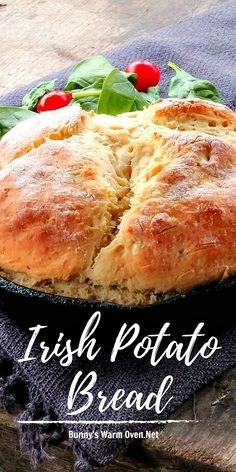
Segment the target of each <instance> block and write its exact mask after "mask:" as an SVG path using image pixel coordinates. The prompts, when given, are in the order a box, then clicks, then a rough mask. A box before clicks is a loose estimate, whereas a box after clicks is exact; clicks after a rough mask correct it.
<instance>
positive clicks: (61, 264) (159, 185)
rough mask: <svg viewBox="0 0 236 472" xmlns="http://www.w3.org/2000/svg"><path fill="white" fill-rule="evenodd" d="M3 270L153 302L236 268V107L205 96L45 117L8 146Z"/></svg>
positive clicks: (0, 251)
mask: <svg viewBox="0 0 236 472" xmlns="http://www.w3.org/2000/svg"><path fill="white" fill-rule="evenodd" d="M0 162H1V168H2V169H1V171H0V212H1V221H0V267H1V271H2V272H1V273H2V274H4V275H5V276H7V277H8V278H10V279H13V280H15V281H16V282H19V283H22V284H23V285H28V286H31V287H32V286H33V287H37V288H38V289H40V290H46V291H53V292H56V293H60V294H65V295H69V296H80V297H83V298H100V299H106V300H110V301H116V302H119V303H149V302H150V303H151V302H153V301H155V300H156V297H157V294H160V293H161V294H163V293H164V294H165V293H169V292H173V291H183V290H186V289H189V288H191V287H193V286H195V285H198V284H202V283H206V282H209V281H212V280H219V279H221V278H222V277H227V276H229V275H231V274H233V273H235V272H236V114H235V113H234V112H232V111H231V110H229V109H228V108H227V107H225V106H223V105H219V104H215V103H213V102H212V103H211V102H207V101H202V100H197V99H193V100H177V99H166V100H159V101H158V102H156V103H154V104H152V105H150V106H149V107H148V108H147V109H145V110H143V111H138V112H133V113H127V114H122V115H118V116H116V117H112V116H108V115H96V114H94V113H86V112H84V111H82V110H81V109H80V108H79V107H78V106H71V107H66V108H63V109H60V110H57V111H53V112H45V113H42V114H41V115H35V116H34V117H33V118H30V119H28V120H26V121H24V122H21V123H19V124H18V125H17V126H16V127H15V128H14V129H12V130H11V131H10V132H9V133H7V134H6V135H5V137H4V138H3V139H2V141H1V142H0Z"/></svg>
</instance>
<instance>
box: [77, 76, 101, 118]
mask: <svg viewBox="0 0 236 472" xmlns="http://www.w3.org/2000/svg"><path fill="white" fill-rule="evenodd" d="M102 86H103V79H98V80H96V82H95V83H94V84H93V85H89V87H84V88H82V89H76V90H71V94H72V98H73V100H72V102H71V105H73V104H74V103H79V104H80V106H81V107H82V108H83V110H86V111H90V110H93V111H95V112H96V111H97V105H98V100H99V97H100V94H101V90H102Z"/></svg>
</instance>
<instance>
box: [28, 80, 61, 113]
mask: <svg viewBox="0 0 236 472" xmlns="http://www.w3.org/2000/svg"><path fill="white" fill-rule="evenodd" d="M55 82H56V80H48V81H47V82H40V83H39V84H38V85H36V87H34V88H33V89H32V90H30V91H29V92H28V93H27V94H26V95H25V96H24V97H23V99H22V106H23V107H24V108H27V109H28V110H35V108H36V106H37V104H38V101H39V99H40V98H41V97H43V95H45V94H46V93H48V92H52V90H54V88H55Z"/></svg>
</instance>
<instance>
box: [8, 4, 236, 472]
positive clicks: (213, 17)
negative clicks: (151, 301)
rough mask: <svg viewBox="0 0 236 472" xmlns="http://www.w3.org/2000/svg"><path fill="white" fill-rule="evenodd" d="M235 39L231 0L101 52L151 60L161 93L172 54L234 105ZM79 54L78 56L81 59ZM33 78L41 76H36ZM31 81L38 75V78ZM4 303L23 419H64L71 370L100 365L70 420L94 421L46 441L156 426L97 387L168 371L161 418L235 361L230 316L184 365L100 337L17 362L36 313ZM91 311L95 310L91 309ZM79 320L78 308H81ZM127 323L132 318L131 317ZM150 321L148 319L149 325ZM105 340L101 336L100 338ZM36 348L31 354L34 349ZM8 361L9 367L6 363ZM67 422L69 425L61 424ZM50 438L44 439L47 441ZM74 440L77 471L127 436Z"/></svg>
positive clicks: (219, 303) (12, 380)
mask: <svg viewBox="0 0 236 472" xmlns="http://www.w3.org/2000/svg"><path fill="white" fill-rule="evenodd" d="M235 40H236V1H235V0H234V1H233V2H232V1H231V2H230V3H227V4H223V5H222V6H221V7H220V8H216V9H213V10H211V11H210V12H209V13H207V14H203V15H198V16H196V17H194V18H191V19H188V20H185V21H182V22H180V23H177V24H175V25H172V26H169V27H167V28H164V29H162V30H159V31H156V32H153V33H150V34H147V35H145V36H143V37H142V38H137V39H135V40H133V41H132V42H129V43H126V44H124V45H123V46H121V47H119V48H116V49H113V50H111V51H108V52H106V53H104V55H105V56H106V57H107V58H108V59H109V60H110V61H111V62H112V63H113V64H114V65H115V66H117V67H119V68H123V67H124V66H125V65H126V64H127V62H130V61H131V60H134V59H139V58H141V57H143V58H145V59H149V60H151V61H154V62H156V63H157V64H158V65H159V66H160V68H161V71H162V80H161V88H162V91H163V95H165V94H166V92H167V83H168V80H169V78H170V76H171V75H172V73H171V71H169V70H167V62H168V61H169V60H172V61H174V62H176V63H177V64H178V65H180V66H181V67H182V68H184V69H186V70H187V71H189V72H190V73H191V74H193V75H197V76H198V77H203V78H207V79H209V80H211V81H212V82H214V83H215V84H216V86H217V87H218V89H219V90H220V91H221V93H222V98H223V101H224V103H226V104H227V105H228V106H230V107H231V108H234V109H235V108H236V89H235V75H236V65H235ZM79 59H80V58H78V60H79ZM70 69H71V68H69V69H65V70H64V71H61V72H59V73H56V74H52V75H51V76H50V78H51V77H57V78H58V82H57V86H58V87H61V86H62V85H63V84H64V83H65V80H66V78H67V76H68V73H69V71H70ZM37 82H38V81H37ZM37 82H36V83H37ZM31 86H32V84H31V85H30V86H29V85H28V86H26V87H23V88H21V89H19V90H16V91H13V92H12V93H10V94H8V95H6V96H5V97H2V98H1V100H0V103H1V105H2V104H6V105H20V103H21V98H22V96H23V95H24V94H25V92H26V91H27V90H28V89H30V88H31ZM232 301H233V295H232V291H231V298H230V297H227V295H224V293H222V294H221V296H218V297H217V296H215V295H212V298H211V299H209V298H208V299H207V303H208V305H206V299H205V301H204V299H203V300H202V301H201V302H199V304H198V305H196V306H193V307H192V311H194V310H198V313H200V314H201V313H202V314H204V317H205V316H206V314H207V313H208V314H213V313H214V316H215V317H222V313H224V315H223V318H225V316H226V314H227V313H231V312H232V308H231V307H232ZM209 303H210V304H209ZM1 307H2V311H1V313H0V347H1V349H2V351H1V352H2V353H1V358H2V365H1V364H0V368H1V369H2V371H3V374H2V375H3V377H4V378H3V380H2V385H1V395H0V400H1V401H2V404H3V405H5V406H6V407H7V406H8V404H9V401H10V400H12V395H13V393H14V395H17V391H18V380H19V379H22V380H23V381H24V382H25V383H26V385H27V389H28V396H29V398H28V403H27V405H26V406H25V408H24V410H23V413H22V415H21V419H22V420H35V419H36V420H37V419H41V418H44V419H47V418H49V419H59V420H60V419H61V420H64V419H65V418H68V416H67V410H66V407H67V397H68V390H69V387H70V385H71V382H72V380H73V378H74V375H75V373H76V372H78V371H80V370H82V371H83V373H86V372H89V371H91V370H94V371H96V372H97V376H98V380H97V383H96V386H95V388H94V403H93V406H92V408H89V409H88V410H87V411H85V412H83V413H82V414H80V415H77V416H75V417H72V418H71V419H73V420H83V421H90V422H91V421H94V422H95V424H86V425H85V424H83V425H79V424H77V425H65V426H55V429H54V430H52V431H51V434H50V441H51V442H53V441H54V442H59V441H60V440H63V439H64V438H66V437H68V431H67V429H68V428H69V429H70V430H73V431H77V432H78V431H84V432H100V431H101V430H104V429H108V426H107V425H104V424H99V423H98V421H101V422H102V421H103V420H112V421H113V420H115V421H124V422H126V421H127V422H128V421H132V420H134V419H135V420H141V421H143V422H144V423H142V424H133V423H129V424H127V423H123V424H114V425H112V431H114V432H116V431H123V432H124V431H125V430H127V429H128V430H130V431H146V429H151V428H153V427H155V426H154V425H150V424H148V423H145V422H148V421H150V420H153V419H156V415H155V413H154V412H153V410H146V409H143V410H141V411H138V412H137V411H135V410H134V409H132V408H130V409H125V411H124V410H119V411H116V412H115V411H111V410H109V411H107V412H106V413H105V414H102V413H101V412H99V409H98V398H97V397H96V394H97V393H98V391H101V390H102V391H104V392H106V395H107V396H108V397H109V398H112V395H113V394H114V393H115V391H116V390H117V389H118V388H122V389H124V390H125V391H126V392H129V391H131V390H136V391H137V392H142V393H143V395H144V398H145V396H147V395H148V394H149V393H150V392H157V391H158V389H159V387H160V383H161V380H162V379H163V378H164V377H165V376H167V375H173V377H174V379H175V381H174V383H173V386H172V389H171V395H172V396H173V400H172V402H170V403H169V404H168V406H167V408H166V409H165V411H164V412H163V414H161V415H158V419H161V420H163V419H165V418H167V417H168V416H169V414H170V413H171V412H172V411H173V410H174V409H175V408H176V407H177V406H178V405H180V404H181V403H182V402H183V401H184V400H185V399H186V398H188V397H189V396H190V395H191V394H192V393H193V392H194V391H195V390H196V389H199V388H200V387H201V386H203V385H204V384H206V383H207V382H209V381H210V380H211V379H213V378H214V377H215V376H217V375H218V374H220V373H221V372H223V371H224V370H225V369H227V368H229V367H230V366H232V365H234V364H235V362H236V326H235V321H233V320H232V321H230V320H229V323H228V324H227V328H226V327H225V328H224V326H222V327H221V328H222V329H221V330H220V333H219V336H218V337H219V343H220V346H221V349H220V350H218V351H217V353H216V354H215V355H214V356H213V357H212V358H209V359H202V358H199V359H198V360H197V361H196V362H195V363H194V364H192V366H190V367H186V366H185V365H184V363H181V362H177V361H176V359H175V358H173V359H170V360H164V359H163V361H161V362H160V363H159V364H158V366H156V367H152V366H150V363H149V362H148V360H147V359H146V358H144V359H139V360H138V361H137V359H135V358H134V356H133V355H132V353H129V355H126V354H124V355H123V356H120V357H119V359H118V361H117V362H115V363H111V362H110V361H109V349H108V347H106V346H105V345H104V348H103V349H102V350H101V354H100V355H98V356H97V357H96V359H95V360H94V361H93V362H88V361H87V360H86V359H84V358H83V357H82V358H77V359H75V360H74V362H73V364H72V366H70V367H68V368H66V369H65V368H63V367H61V366H60V365H59V363H58V362H56V361H55V360H52V361H50V363H47V364H42V363H41V362H40V361H39V359H38V358H37V359H36V360H34V361H32V362H30V363H27V362H26V363H23V364H19V363H18V362H17V360H18V359H19V358H21V357H22V356H23V354H24V352H25V350H26V347H27V345H28V343H29V332H28V329H27V328H28V326H35V325H37V324H38V322H39V320H38V318H37V315H35V314H34V313H32V314H31V320H30V324H28V325H27V323H24V313H23V312H22V313H19V312H18V307H16V308H15V310H13V311H14V312H13V311H12V310H10V309H9V306H8V305H7V304H6V303H2V302H1ZM91 315H92V312H91ZM114 316H116V314H115V313H113V312H111V313H110V317H109V318H108V316H105V317H104V319H102V324H101V331H102V332H103V337H104V336H105V337H106V335H105V334H104V333H108V334H107V337H112V333H113V332H114V328H112V325H113V320H114V318H113V317H114ZM152 316H153V319H156V320H157V321H156V331H158V328H159V329H160V322H158V307H154V308H153V314H152ZM165 316H166V321H169V320H170V319H171V320H173V322H172V324H171V332H172V333H174V332H175V331H177V329H178V324H179V322H178V319H182V320H183V319H184V318H186V319H187V318H189V317H191V316H192V314H191V313H189V306H188V307H187V308H186V309H185V310H183V311H182V312H180V311H178V309H177V310H176V308H174V307H173V305H170V306H169V307H167V308H166V312H165ZM78 320H79V313H78ZM133 320H135V314H132V322H133ZM68 323H69V320H64V328H65V330H66V331H67V332H70V328H69V327H68ZM127 323H130V324H131V320H130V319H128V315H127ZM47 324H48V326H49V328H50V331H51V336H52V337H53V333H55V339H54V343H55V342H56V341H55V340H56V339H57V338H56V336H57V335H58V329H59V328H58V325H57V323H56V326H55V319H52V317H51V313H48V323H47ZM145 324H147V325H148V322H147V321H146V320H145V319H143V320H142V327H143V328H144V329H145ZM82 327H83V324H82V323H81V321H78V325H77V329H78V332H77V333H76V332H75V322H74V326H73V328H71V333H70V336H71V337H72V339H73V340H74V342H76V340H78V338H79V334H80V333H81V330H82ZM207 328H208V330H209V331H211V332H212V335H214V334H215V333H214V330H215V326H214V323H212V318H209V324H208V326H207ZM62 329H63V321H61V322H60V330H62ZM146 329H147V327H146ZM105 344H106V343H105ZM37 352H38V351H37V349H36V350H35V355H37ZM9 361H10V362H12V363H13V370H12V372H11V373H9ZM6 366H7V368H6ZM66 428H67V429H66ZM42 431H43V430H42V429H39V428H35V427H34V426H30V425H23V426H22V427H21V445H22V449H23V451H26V452H29V453H30V454H31V458H32V461H33V462H34V463H35V464H37V463H39V462H40V461H41V460H42V459H43V458H44V457H45V456H46V450H47V443H46V441H45V439H44V440H43V435H42V434H41V433H42ZM48 442H49V441H48ZM71 444H72V447H73V449H74V451H75V452H76V454H77V463H76V467H77V470H78V471H88V470H90V468H91V467H92V466H93V465H94V464H101V465H102V464H106V463H107V462H109V461H111V460H112V459H113V458H114V457H116V456H117V455H119V454H121V453H122V452H123V451H125V449H126V448H127V447H128V445H129V444H130V440H128V439H126V438H120V439H112V440H104V439H101V437H100V436H98V438H96V437H94V438H93V439H92V440H89V439H86V438H85V439H81V440H79V439H78V440H77V439H74V440H73V441H71Z"/></svg>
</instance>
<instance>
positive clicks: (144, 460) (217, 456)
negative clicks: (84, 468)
mask: <svg viewBox="0 0 236 472" xmlns="http://www.w3.org/2000/svg"><path fill="white" fill-rule="evenodd" d="M172 418H173V419H183V418H185V419H194V418H196V419H198V420H201V421H200V422H199V423H197V424H190V423H189V424H183V423H178V424H168V425H166V426H165V428H164V429H163V431H161V432H160V433H159V438H158V439H157V440H145V441H143V443H142V444H140V443H137V444H136V445H135V447H133V449H132V450H130V451H129V454H128V455H127V454H126V455H125V456H123V457H120V458H118V459H116V460H115V461H114V462H113V463H112V464H109V465H107V466H106V467H105V468H98V469H97V471H99V472H102V471H104V472H115V471H116V472H131V471H139V472H236V368H234V369H231V370H229V371H228V372H227V373H226V374H224V375H223V376H221V377H220V378H219V379H217V381H215V382H213V383H212V384H211V385H209V386H208V387H206V388H205V389H203V390H202V391H201V392H198V393H197V394H196V395H195V397H194V401H193V399H191V400H189V401H187V402H186V403H185V404H184V405H183V406H182V407H181V408H179V409H178V410H177V411H176V412H175V414H174V415H173V416H172ZM49 454H50V456H51V457H52V458H51V459H50V460H48V461H46V462H45V463H44V465H43V466H42V467H41V468H40V469H39V472H72V471H73V454H72V452H71V450H70V449H69V447H68V446H67V444H66V443H63V444H61V445H60V446H58V447H53V448H51V449H50V451H49ZM1 468H2V471H1V472H33V469H32V467H31V466H30V464H29V461H28V459H27V458H25V457H23V456H22V455H21V454H20V450H19V446H18V437H17V428H16V416H12V415H9V414H7V413H5V412H3V411H0V470H1Z"/></svg>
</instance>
